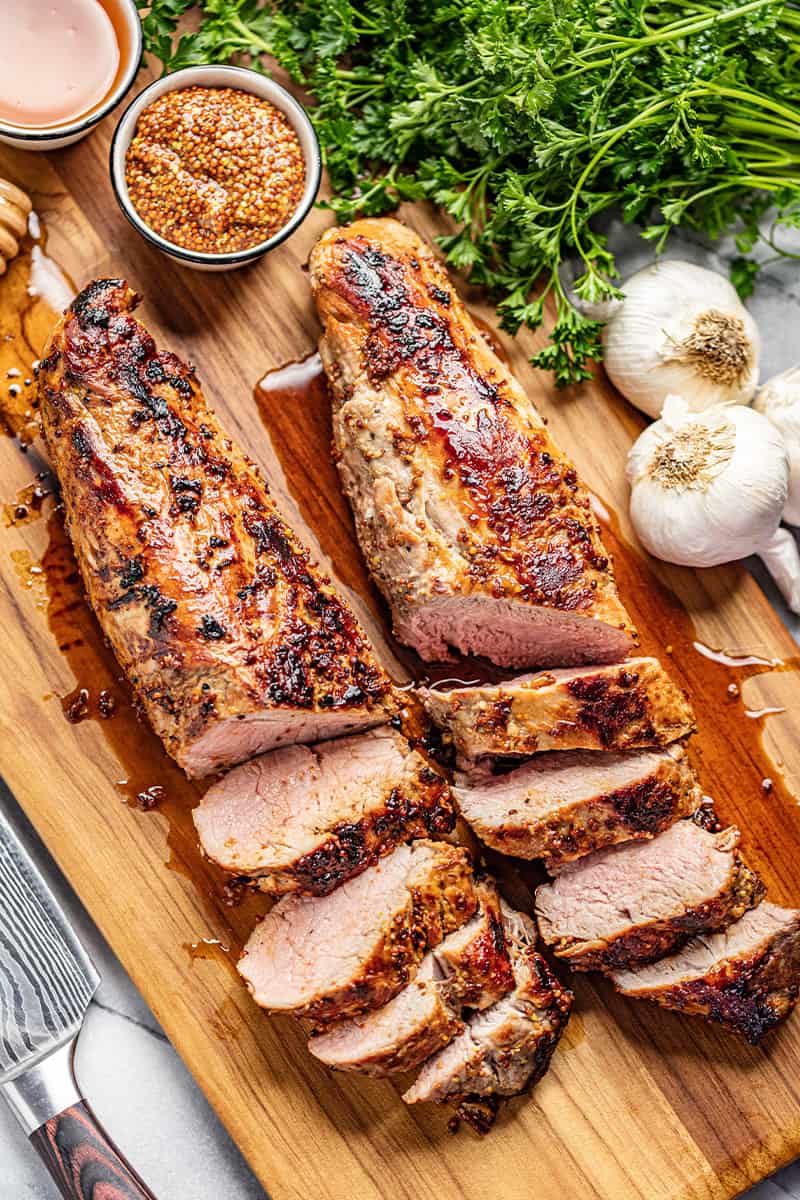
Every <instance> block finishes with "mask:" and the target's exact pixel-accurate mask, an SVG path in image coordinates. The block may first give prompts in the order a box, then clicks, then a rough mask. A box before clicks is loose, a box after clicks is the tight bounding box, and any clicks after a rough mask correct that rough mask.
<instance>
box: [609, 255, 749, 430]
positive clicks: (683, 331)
mask: <svg viewBox="0 0 800 1200" xmlns="http://www.w3.org/2000/svg"><path fill="white" fill-rule="evenodd" d="M622 290H623V292H624V293H625V300H624V302H623V303H622V305H621V306H620V307H619V308H618V309H617V311H616V312H614V313H612V315H611V317H610V319H609V321H608V323H607V324H606V325H605V326H604V328H603V345H604V347H605V368H606V371H607V373H608V375H609V378H610V379H611V381H612V383H613V384H614V385H615V386H616V387H617V388H618V389H619V391H621V392H622V394H623V396H625V397H626V399H628V400H630V402H631V404H635V405H636V407H637V408H639V409H641V410H642V412H644V413H647V415H648V416H649V417H657V416H658V414H659V413H660V412H661V409H662V407H663V404H664V401H665V400H666V398H667V396H668V395H670V394H671V393H677V394H679V395H682V396H685V397H686V400H687V402H688V404H689V407H690V408H691V409H692V410H694V411H695V412H701V411H702V410H703V409H705V408H708V407H709V406H710V405H712V404H723V403H727V402H733V403H736V404H748V403H749V402H750V400H751V398H752V396H753V393H754V391H755V390H756V383H757V380H758V355H759V350H760V338H759V335H758V329H757V328H756V324H755V321H754V320H753V318H752V317H751V316H750V314H749V312H748V311H747V309H746V308H745V307H744V305H743V304H742V302H741V300H740V299H739V297H738V296H737V294H736V290H735V288H734V287H733V285H732V284H731V283H730V282H729V281H728V280H727V279H725V278H724V276H722V275H718V274H717V272H716V271H707V270H706V269H705V268H704V267H696V266H694V265H693V264H692V263H687V262H678V261H676V260H673V259H668V260H666V261H663V262H657V263H654V264H653V265H652V266H650V267H645V269H644V270H643V271H637V273H636V274H635V275H633V276H631V278H630V279H629V280H628V281H627V283H625V284H623V287H622Z"/></svg>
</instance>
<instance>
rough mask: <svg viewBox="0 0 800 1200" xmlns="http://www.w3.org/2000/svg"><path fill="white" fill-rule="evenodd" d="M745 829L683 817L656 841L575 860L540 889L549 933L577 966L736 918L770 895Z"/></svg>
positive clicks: (618, 959) (654, 949)
mask: <svg viewBox="0 0 800 1200" xmlns="http://www.w3.org/2000/svg"><path fill="white" fill-rule="evenodd" d="M738 837H739V834H738V830H736V829H733V828H731V829H726V830H723V831H722V832H721V833H709V832H708V830H706V829H703V828H702V827H701V826H700V825H698V824H697V823H696V822H695V821H678V822H677V824H675V825H673V826H672V827H671V828H670V829H667V830H666V831H665V832H664V833H662V834H660V835H659V836H658V837H657V838H654V839H653V840H652V841H648V842H628V843H627V844H626V845H623V846H612V847H611V848H610V849H608V850H601V851H599V852H598V853H597V854H592V855H590V856H589V857H588V858H584V859H581V860H580V861H578V862H574V863H570V864H569V865H567V866H565V867H564V869H563V870H562V871H561V872H560V873H559V874H558V875H557V876H556V878H555V879H554V880H553V881H552V883H548V884H544V885H543V886H541V887H540V888H538V890H537V892H536V916H537V919H538V922H539V931H540V933H541V935H542V938H543V939H544V941H545V942H547V944H548V945H550V946H552V948H553V951H554V953H555V954H556V955H557V956H558V957H559V958H564V959H567V960H568V961H569V965H570V966H571V967H572V968H573V969H574V970H576V971H594V970H614V969H616V968H619V967H623V966H633V965H634V964H640V963H647V962H653V961H654V960H655V959H658V958H663V956H664V955H665V954H669V952H670V951H671V950H673V949H675V947H676V946H678V945H680V943H681V942H683V941H685V940H686V939H687V937H689V936H690V935H691V934H693V933H698V932H701V931H705V930H712V929H721V928H723V927H724V926H726V925H730V924H731V923H732V922H733V921H737V920H738V919H739V917H741V916H742V914H743V913H744V912H745V911H746V910H747V909H748V908H752V907H754V906H755V905H756V904H758V903H759V902H760V900H761V899H762V897H763V895H764V885H763V884H762V883H761V880H760V879H759V878H758V876H757V875H755V874H754V873H753V872H752V871H751V870H750V869H749V868H748V867H746V866H745V864H744V863H743V862H742V859H741V856H740V855H739V853H738V851H737V850H736V849H735V847H736V844H737V842H738Z"/></svg>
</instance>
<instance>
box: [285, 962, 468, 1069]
mask: <svg viewBox="0 0 800 1200" xmlns="http://www.w3.org/2000/svg"><path fill="white" fill-rule="evenodd" d="M439 985H440V980H439V979H438V966H437V963H436V959H435V958H434V956H433V955H432V954H428V955H426V956H425V958H424V959H423V960H422V963H421V964H420V968H419V971H418V972H417V974H416V975H415V976H414V978H413V979H412V980H411V982H410V983H409V984H407V985H406V987H404V988H403V990H402V992H400V994H399V995H398V996H395V998H394V1000H390V1001H389V1003H388V1004H384V1006H383V1007H382V1008H378V1009H375V1011H374V1012H368V1013H363V1014H362V1015H361V1016H357V1017H350V1018H349V1019H348V1020H345V1021H336V1022H335V1023H334V1024H333V1025H331V1026H329V1027H328V1028H327V1029H325V1030H323V1031H322V1032H321V1033H319V1034H317V1035H316V1036H315V1037H312V1038H311V1039H310V1040H309V1043H308V1048H309V1050H310V1051H311V1053H312V1054H313V1055H314V1056H315V1058H318V1059H319V1060H320V1062H323V1063H325V1065H326V1066H328V1067H334V1068H335V1069H336V1070H338V1071H357V1072H358V1073H359V1074H361V1075H374V1076H377V1077H382V1076H386V1075H396V1074H399V1073H400V1072H402V1071H411V1070H413V1069H414V1068H415V1067H418V1066H419V1065H420V1063H423V1062H424V1061H425V1059H426V1058H429V1057H430V1056H431V1054H434V1053H435V1052H436V1051H437V1050H439V1049H440V1048H441V1047H442V1046H445V1045H447V1043H448V1042H449V1041H450V1040H451V1038H454V1037H455V1036H456V1034H457V1033H460V1032H461V1030H462V1029H463V1028H464V1023H463V1021H462V1020H461V1017H460V1015H459V1009H458V1008H456V1007H454V1006H453V1005H452V1004H451V1003H450V1001H449V1000H448V998H447V996H446V994H445V992H444V991H443V989H442V988H441V987H440V986H439Z"/></svg>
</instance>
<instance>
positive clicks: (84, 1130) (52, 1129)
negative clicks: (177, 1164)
mask: <svg viewBox="0 0 800 1200" xmlns="http://www.w3.org/2000/svg"><path fill="white" fill-rule="evenodd" d="M30 1142H31V1145H32V1146H33V1148H34V1149H35V1150H36V1152H37V1153H38V1155H39V1157H40V1158H41V1159H42V1162H43V1163H44V1165H45V1166H46V1167H47V1169H48V1171H49V1172H50V1174H51V1175H52V1177H53V1180H54V1181H55V1183H56V1186H57V1187H58V1190H59V1191H60V1193H61V1195H62V1196H63V1197H64V1200H155V1197H154V1195H153V1193H152V1192H151V1191H150V1190H149V1189H148V1188H147V1187H146V1186H145V1184H144V1183H143V1182H142V1180H141V1179H140V1178H139V1176H138V1175H137V1174H136V1172H135V1171H134V1169H133V1167H131V1166H130V1165H129V1164H128V1163H127V1162H126V1161H125V1159H124V1158H123V1157H122V1155H121V1154H120V1152H119V1150H118V1149H117V1147H116V1146H115V1145H114V1143H113V1142H112V1141H111V1139H110V1138H109V1137H108V1136H107V1134H106V1133H105V1132H104V1130H103V1128H102V1126H101V1125H100V1122H99V1121H98V1120H97V1118H96V1117H95V1115H94V1113H93V1112H92V1110H91V1109H90V1108H89V1105H88V1104H87V1103H86V1101H85V1100H78V1101H77V1103H75V1104H73V1105H72V1106H71V1107H70V1108H66V1109H64V1111H63V1112H60V1113H58V1114H57V1115H56V1116H54V1117H51V1118H50V1120H49V1121H47V1122H46V1123H45V1124H44V1125H40V1126H39V1128H38V1129H36V1130H34V1132H33V1133H32V1134H31V1135H30Z"/></svg>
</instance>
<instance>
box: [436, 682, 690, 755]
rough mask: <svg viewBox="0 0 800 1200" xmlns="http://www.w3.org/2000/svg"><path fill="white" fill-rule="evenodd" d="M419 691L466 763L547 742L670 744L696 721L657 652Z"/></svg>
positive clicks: (540, 747)
mask: <svg viewBox="0 0 800 1200" xmlns="http://www.w3.org/2000/svg"><path fill="white" fill-rule="evenodd" d="M419 695H420V698H421V699H422V702H423V704H424V705H425V708H426V709H427V711H428V713H429V714H430V716H431V718H432V720H433V721H434V722H435V724H436V725H438V726H439V728H440V729H442V730H443V731H444V733H445V736H446V737H447V738H448V739H449V740H450V741H452V743H453V745H454V746H455V748H456V751H457V752H458V755H459V757H460V758H461V759H462V760H463V761H464V762H465V763H466V764H468V763H469V762H470V761H472V760H475V759H480V758H483V757H486V756H489V757H500V756H510V757H513V758H524V757H527V756H528V755H531V754H538V753H540V752H542V751H544V750H607V751H612V750H613V751H617V750H634V749H641V748H644V747H647V746H667V745H669V744H670V743H671V742H674V741H677V740H678V739H679V738H682V737H685V736H686V735H687V734H689V733H691V732H692V731H693V729H694V715H693V713H692V710H691V706H690V705H689V701H688V699H687V698H686V695H685V693H684V692H682V691H681V690H680V688H678V687H676V685H675V684H674V683H673V682H672V680H671V679H670V678H669V676H668V675H667V673H666V671H665V670H664V668H663V667H662V666H661V664H660V663H659V662H658V660H657V659H655V658H631V659H629V660H628V661H627V662H624V663H620V664H614V665H612V666H603V667H577V668H575V669H573V670H562V671H559V670H555V671H540V672H538V673H537V674H536V675H521V676H519V677H518V678H517V679H511V680H509V681H508V683H499V684H494V685H488V684H487V685H485V686H480V687H454V688H449V689H446V690H445V689H438V688H421V689H420V692H419Z"/></svg>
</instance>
